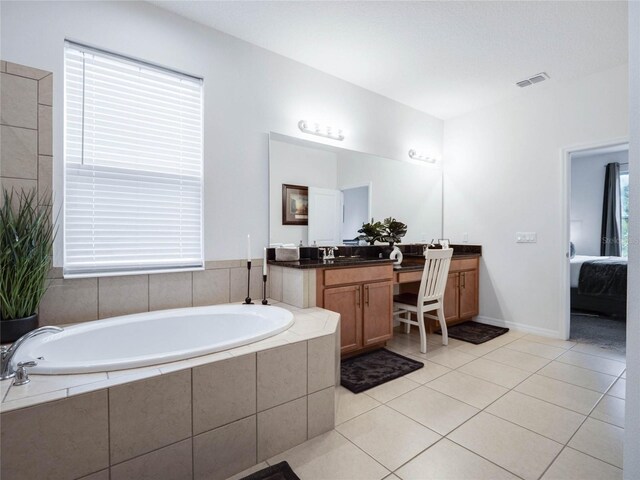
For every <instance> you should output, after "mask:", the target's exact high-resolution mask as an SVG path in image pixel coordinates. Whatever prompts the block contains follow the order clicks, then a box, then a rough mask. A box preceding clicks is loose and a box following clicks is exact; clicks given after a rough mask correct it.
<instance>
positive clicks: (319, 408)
mask: <svg viewBox="0 0 640 480" xmlns="http://www.w3.org/2000/svg"><path fill="white" fill-rule="evenodd" d="M335 394H336V388H335V387H329V388H325V389H324V390H320V391H319V392H315V393H312V394H310V395H309V396H308V397H307V399H308V402H309V403H308V404H307V407H308V410H307V414H308V417H309V418H308V419H307V422H308V423H307V424H308V435H309V438H313V437H316V436H318V435H321V434H323V433H325V432H328V431H330V430H333V428H334V427H335V425H336V409H335Z"/></svg>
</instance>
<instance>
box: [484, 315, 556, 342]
mask: <svg viewBox="0 0 640 480" xmlns="http://www.w3.org/2000/svg"><path fill="white" fill-rule="evenodd" d="M474 320H475V321H476V322H480V323H486V324H487V325H493V326H495V327H507V328H513V329H514V330H518V331H520V332H526V333H531V334H533V335H540V336H541V337H550V338H559V339H562V335H561V333H560V332H558V331H556V330H549V329H548V328H539V327H532V326H531V325H526V324H524V323H517V322H509V321H507V320H500V319H497V318H491V317H485V316H484V315H478V316H477V317H476V318H475V319H474Z"/></svg>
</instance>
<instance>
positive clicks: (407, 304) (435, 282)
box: [393, 248, 453, 353]
mask: <svg viewBox="0 0 640 480" xmlns="http://www.w3.org/2000/svg"><path fill="white" fill-rule="evenodd" d="M452 255H453V249H452V248H446V249H442V250H436V249H427V250H426V251H425V254H424V257H425V258H424V270H423V271H422V280H421V281H420V289H419V291H418V293H417V294H415V293H402V294H400V295H394V297H393V308H394V312H393V316H394V317H397V318H398V320H400V322H402V323H404V324H405V331H406V332H407V333H409V331H410V330H411V325H417V326H418V329H419V330H420V351H421V352H422V353H426V352H427V332H426V330H425V325H424V317H427V318H430V319H433V320H438V322H439V323H440V330H441V331H442V344H443V345H448V344H449V337H448V336H447V322H445V320H444V301H443V297H444V289H445V287H446V285H447V277H448V275H449V266H450V265H451V257H452ZM433 311H435V312H436V314H435V315H433V314H427V313H426V312H433ZM412 313H414V314H415V315H416V317H417V321H415V320H412V319H411V314H412ZM403 314H404V315H405V316H404V317H403V316H402V315H403Z"/></svg>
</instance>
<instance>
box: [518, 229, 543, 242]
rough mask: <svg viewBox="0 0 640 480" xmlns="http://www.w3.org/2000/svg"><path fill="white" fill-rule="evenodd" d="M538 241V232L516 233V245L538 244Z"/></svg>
mask: <svg viewBox="0 0 640 480" xmlns="http://www.w3.org/2000/svg"><path fill="white" fill-rule="evenodd" d="M537 241H538V235H537V233H536V232H516V243H536V242H537Z"/></svg>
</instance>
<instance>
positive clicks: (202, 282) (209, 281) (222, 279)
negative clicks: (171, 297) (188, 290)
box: [193, 268, 229, 307]
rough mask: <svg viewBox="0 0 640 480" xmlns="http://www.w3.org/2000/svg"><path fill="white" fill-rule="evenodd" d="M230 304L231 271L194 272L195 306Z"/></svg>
mask: <svg viewBox="0 0 640 480" xmlns="http://www.w3.org/2000/svg"><path fill="white" fill-rule="evenodd" d="M219 303H229V269H226V268H222V269H215V270H203V271H200V272H193V306H194V307H199V306H202V305H216V304H219Z"/></svg>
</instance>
